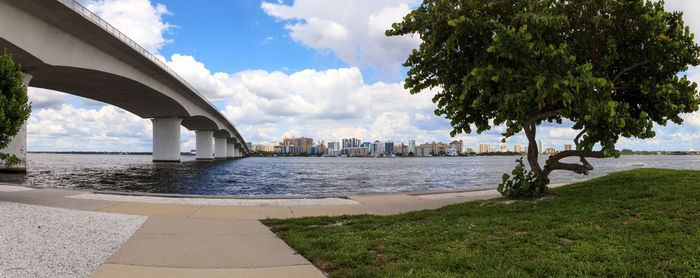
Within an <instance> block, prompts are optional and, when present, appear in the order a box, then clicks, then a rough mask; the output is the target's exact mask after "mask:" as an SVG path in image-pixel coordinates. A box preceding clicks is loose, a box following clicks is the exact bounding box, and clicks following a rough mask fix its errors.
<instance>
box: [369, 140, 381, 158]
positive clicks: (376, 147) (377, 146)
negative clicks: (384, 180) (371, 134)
mask: <svg viewBox="0 0 700 278" xmlns="http://www.w3.org/2000/svg"><path fill="white" fill-rule="evenodd" d="M369 151H370V152H371V153H372V155H373V156H380V155H382V154H383V153H384V144H382V142H380V141H379V140H377V141H374V143H372V146H371V147H370V149H369Z"/></svg>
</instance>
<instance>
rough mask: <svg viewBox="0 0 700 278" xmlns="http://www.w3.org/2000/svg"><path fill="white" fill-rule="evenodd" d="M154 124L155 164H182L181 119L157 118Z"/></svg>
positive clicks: (153, 120) (152, 120)
mask: <svg viewBox="0 0 700 278" xmlns="http://www.w3.org/2000/svg"><path fill="white" fill-rule="evenodd" d="M151 122H152V123H153V162H180V123H181V122H182V119H181V118H175V117H173V118H156V119H151Z"/></svg>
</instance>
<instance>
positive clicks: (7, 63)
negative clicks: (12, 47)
mask: <svg viewBox="0 0 700 278" xmlns="http://www.w3.org/2000/svg"><path fill="white" fill-rule="evenodd" d="M22 79H23V76H22V71H21V70H20V66H18V65H15V63H14V62H13V61H12V55H10V54H7V51H4V52H3V55H2V56H0V149H3V148H5V147H7V145H8V144H10V141H11V140H12V137H14V136H15V135H16V134H17V132H19V130H20V128H21V127H22V124H23V123H24V121H26V120H27V119H28V118H29V114H30V113H31V111H32V108H31V105H30V104H29V103H28V101H29V98H28V97H27V87H25V86H24V85H23V84H22ZM0 161H3V162H4V164H5V165H6V166H12V165H15V164H17V163H19V158H17V156H15V155H12V154H6V153H0Z"/></svg>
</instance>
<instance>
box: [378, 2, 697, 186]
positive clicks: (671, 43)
mask: <svg viewBox="0 0 700 278" xmlns="http://www.w3.org/2000/svg"><path fill="white" fill-rule="evenodd" d="M386 34H387V35H388V36H399V35H418V36H420V38H421V39H422V40H423V42H422V43H421V45H420V48H419V49H417V50H414V51H413V53H411V54H410V56H409V57H408V59H407V60H406V62H405V63H404V66H406V67H409V68H410V69H409V71H408V77H407V78H406V83H405V86H406V88H408V89H410V92H411V93H412V94H416V93H419V92H420V91H422V90H424V89H431V88H437V89H438V90H436V91H437V93H436V94H435V97H434V98H433V102H435V103H437V109H436V110H435V114H436V115H442V116H444V117H445V118H447V119H448V120H450V121H451V124H452V127H453V130H452V131H451V135H452V136H455V135H456V134H458V133H462V132H465V133H471V132H472V130H473V129H476V132H477V133H481V132H483V131H485V130H489V129H490V128H491V127H492V126H497V125H501V124H504V125H505V127H506V131H505V132H503V133H502V135H503V142H505V140H506V139H508V138H510V137H512V136H513V135H515V134H517V133H519V132H520V131H523V132H524V133H525V135H526V137H527V140H528V142H529V146H528V152H527V161H528V163H529V165H530V169H531V170H530V171H532V172H533V173H532V174H533V175H531V178H526V179H525V180H524V181H528V182H531V183H528V184H529V185H527V186H531V185H532V183H534V184H535V185H536V186H532V187H531V189H532V190H531V191H535V192H534V193H532V194H531V195H537V194H539V193H540V192H541V189H545V188H546V184H547V183H549V180H548V176H549V174H550V173H551V172H552V171H554V170H570V171H574V172H577V173H584V174H586V173H588V172H589V171H590V170H592V169H593V167H592V166H591V164H590V163H588V161H587V160H586V158H590V157H595V158H603V157H619V155H620V153H619V151H617V150H616V149H615V144H616V143H617V141H618V139H619V138H621V137H626V138H631V137H636V138H641V139H644V138H652V137H654V136H655V133H654V131H653V130H652V128H653V124H654V123H657V124H659V125H666V124H667V123H668V122H669V121H671V122H673V123H676V124H681V123H682V122H683V119H682V118H681V117H680V114H681V113H690V112H694V111H697V110H698V104H699V103H700V97H698V94H697V92H696V84H695V83H693V82H690V81H689V80H688V79H687V78H686V77H678V73H679V72H683V71H686V70H687V69H688V65H693V66H697V65H698V64H699V63H700V59H699V53H700V47H698V46H697V45H696V44H695V43H694V42H693V34H692V33H691V32H690V30H689V28H688V27H687V26H685V25H684V23H683V20H682V13H681V12H666V11H664V8H663V2H650V1H642V0H630V1H618V0H569V1H560V0H467V1H464V0H424V2H423V4H421V5H420V6H419V7H418V8H417V9H416V10H414V11H411V12H410V13H409V14H408V15H406V16H405V17H404V19H403V21H402V22H399V23H395V24H393V25H392V29H390V30H387V32H386ZM543 122H548V123H557V124H565V125H567V126H572V128H573V129H575V130H577V131H578V132H579V133H578V135H577V136H576V137H575V138H572V139H573V141H574V143H575V144H576V150H571V151H563V152H560V153H558V154H555V155H552V156H550V157H549V159H548V160H547V162H546V164H545V165H544V167H542V166H541V165H540V164H539V162H538V161H537V157H538V152H539V151H540V150H538V149H537V144H536V141H535V138H536V134H537V126H538V125H540V124H542V123H543ZM594 148H595V149H597V150H594ZM567 157H578V158H579V160H580V163H564V162H561V159H563V158H567ZM516 170H518V168H516ZM521 170H522V169H521ZM526 176H528V175H526ZM507 179H508V175H505V176H504V183H506V180H507ZM515 184H516V185H515V186H526V185H525V182H523V180H520V181H518V182H516V183H515ZM536 191H540V192H536ZM516 195H517V194H516ZM525 195H528V194H525Z"/></svg>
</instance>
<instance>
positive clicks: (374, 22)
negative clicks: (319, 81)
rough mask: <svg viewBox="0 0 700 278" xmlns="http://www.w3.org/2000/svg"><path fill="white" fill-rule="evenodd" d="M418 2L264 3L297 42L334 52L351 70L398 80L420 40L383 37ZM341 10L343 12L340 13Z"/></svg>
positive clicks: (301, 0)
mask: <svg viewBox="0 0 700 278" xmlns="http://www.w3.org/2000/svg"><path fill="white" fill-rule="evenodd" d="M416 3H417V1H415V0H355V1H342V0H333V1H330V0H328V1H312V0H296V1H294V3H293V4H292V5H291V6H289V5H284V4H275V3H270V2H263V3H262V8H263V10H264V11H265V13H267V14H268V15H271V16H274V17H276V18H277V19H279V20H282V21H285V22H286V26H285V28H286V29H288V30H289V31H290V34H289V35H290V36H291V38H292V39H294V40H295V41H296V42H298V43H301V44H303V45H306V46H308V47H311V48H314V49H318V50H321V51H328V50H330V51H332V52H333V53H335V55H336V56H337V57H338V58H339V59H341V60H343V61H344V62H346V63H348V64H349V65H351V66H358V67H363V68H364V67H372V68H374V69H377V70H379V71H380V72H383V73H384V74H388V75H396V74H397V73H398V71H399V69H400V67H399V66H400V64H402V63H403V62H404V61H405V60H406V57H408V54H410V52H411V50H412V49H414V48H417V47H418V45H419V44H420V39H419V38H418V37H411V36H405V37H386V36H385V35H384V32H385V31H386V30H387V29H389V28H390V27H391V24H392V23H394V22H399V21H401V19H402V18H403V17H404V16H405V15H406V14H408V12H410V10H411V9H410V6H411V5H415V4H416ZM340 7H342V8H340Z"/></svg>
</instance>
